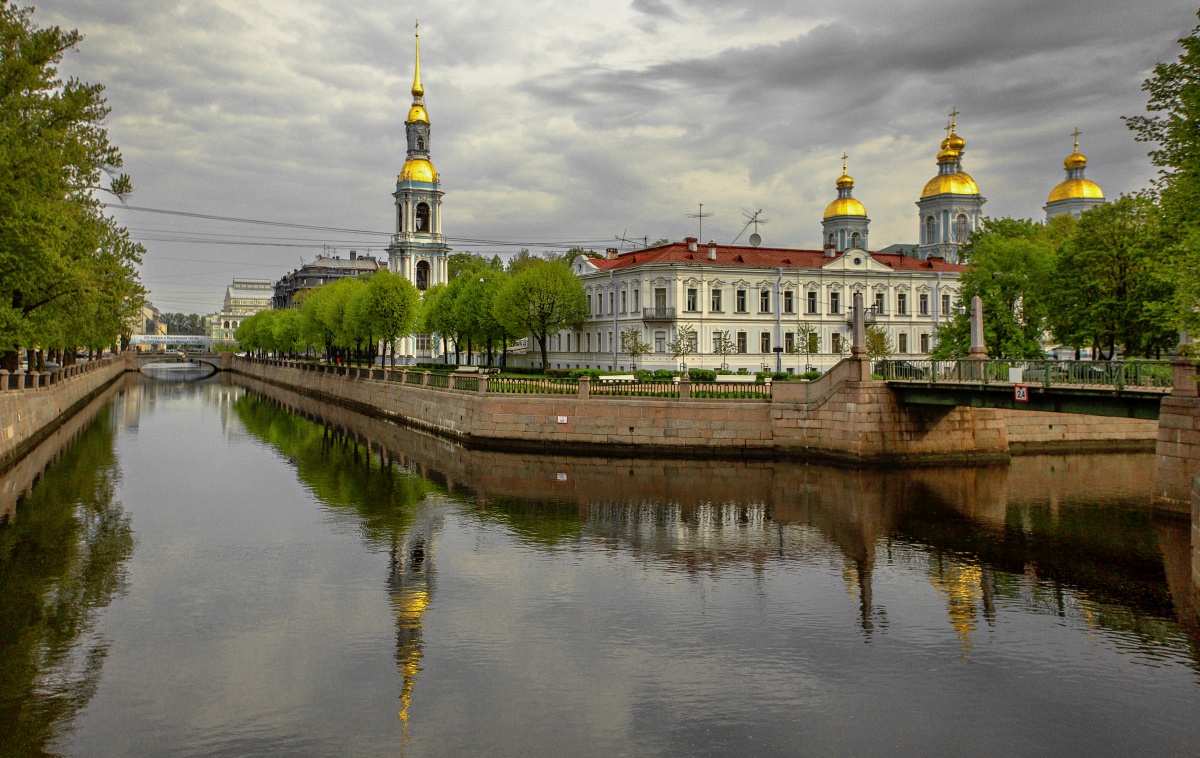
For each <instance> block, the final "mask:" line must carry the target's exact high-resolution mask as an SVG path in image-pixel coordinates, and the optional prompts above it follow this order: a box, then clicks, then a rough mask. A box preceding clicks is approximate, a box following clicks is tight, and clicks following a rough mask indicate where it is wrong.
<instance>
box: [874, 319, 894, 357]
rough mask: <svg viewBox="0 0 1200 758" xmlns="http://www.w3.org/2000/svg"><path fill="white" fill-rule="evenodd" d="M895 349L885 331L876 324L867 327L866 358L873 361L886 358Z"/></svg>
mask: <svg viewBox="0 0 1200 758" xmlns="http://www.w3.org/2000/svg"><path fill="white" fill-rule="evenodd" d="M895 351H896V349H895V348H894V347H893V346H892V338H891V337H890V336H889V335H888V333H887V330H886V329H884V328H883V327H882V326H879V325H877V324H871V325H870V326H868V327H867V357H868V358H870V359H871V360H873V361H878V360H883V359H884V358H887V357H888V356H890V355H891V354H892V353H894V352H895Z"/></svg>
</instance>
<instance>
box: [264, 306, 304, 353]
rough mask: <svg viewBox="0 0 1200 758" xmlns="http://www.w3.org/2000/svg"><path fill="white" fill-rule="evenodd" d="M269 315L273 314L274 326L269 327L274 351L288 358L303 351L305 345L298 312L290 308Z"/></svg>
mask: <svg viewBox="0 0 1200 758" xmlns="http://www.w3.org/2000/svg"><path fill="white" fill-rule="evenodd" d="M265 312H266V311H264V313H265ZM271 313H274V314H275V318H274V324H272V326H271V336H272V342H273V344H274V346H275V349H276V350H277V351H279V352H280V353H284V354H287V355H289V356H294V355H296V354H297V353H299V352H301V351H302V350H304V347H305V343H304V335H303V330H302V325H301V318H300V312H299V311H297V310H295V309H292V308H287V309H285V310H282V311H271Z"/></svg>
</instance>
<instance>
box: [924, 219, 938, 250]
mask: <svg viewBox="0 0 1200 758" xmlns="http://www.w3.org/2000/svg"><path fill="white" fill-rule="evenodd" d="M935 242H937V222H936V221H934V220H933V216H926V217H925V244H926V245H932V244H934V243H935Z"/></svg>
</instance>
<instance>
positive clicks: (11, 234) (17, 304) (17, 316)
mask: <svg viewBox="0 0 1200 758" xmlns="http://www.w3.org/2000/svg"><path fill="white" fill-rule="evenodd" d="M31 15H32V9H28V8H24V9H23V8H18V7H16V6H14V5H13V4H11V3H9V2H8V1H7V0H0V83H2V86H0V354H2V355H3V360H2V362H0V366H2V367H3V368H7V369H9V370H13V369H15V368H16V365H15V364H16V350H17V348H18V347H19V346H22V345H24V346H26V347H58V348H70V350H69V354H70V355H71V356H72V357H73V356H74V353H75V350H74V348H75V347H77V346H79V345H87V346H92V347H93V348H95V347H101V346H104V345H108V344H111V343H112V340H113V335H116V334H118V333H122V334H126V335H127V334H128V333H129V323H130V321H131V319H132V317H133V316H134V315H135V314H136V313H137V312H138V310H139V309H140V308H141V305H142V303H143V301H144V296H145V290H144V289H143V288H142V285H141V283H140V281H139V280H138V275H137V268H136V267H137V265H138V264H139V263H140V262H141V255H142V253H143V252H144V251H143V250H142V248H141V246H140V245H137V244H134V243H133V242H131V241H130V239H129V235H128V233H127V232H126V230H125V229H124V228H122V227H120V226H119V225H118V224H117V223H116V222H115V221H114V220H113V219H112V218H111V217H109V216H107V215H106V214H105V212H104V206H103V205H102V204H101V202H100V200H99V199H98V197H97V194H98V193H99V192H109V193H111V194H114V195H116V196H118V197H123V196H125V195H128V194H129V193H130V192H131V191H132V185H131V183H130V181H129V177H127V176H125V175H124V174H118V173H116V172H117V170H118V169H119V168H120V167H121V154H120V152H119V151H118V150H117V148H116V147H114V146H112V145H110V144H109V142H108V133H107V130H106V129H105V128H104V126H103V122H104V119H105V117H106V116H107V115H108V113H109V109H108V107H107V104H106V102H105V100H104V98H103V96H102V93H103V91H104V88H103V87H102V86H101V85H98V84H85V83H83V82H79V81H77V80H74V79H69V80H67V81H65V82H64V81H63V80H62V79H60V78H59V75H58V69H57V66H58V64H59V63H60V62H61V61H62V58H63V55H64V54H65V53H66V52H67V51H69V50H72V49H74V48H75V47H76V46H77V45H78V44H79V42H80V40H81V39H82V37H81V36H80V34H79V32H77V31H65V30H63V29H61V28H60V27H57V26H54V27H48V28H39V27H37V26H36V25H35V24H34V23H33V21H32V19H31ZM105 180H106V181H105Z"/></svg>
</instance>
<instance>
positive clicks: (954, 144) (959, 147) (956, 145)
mask: <svg viewBox="0 0 1200 758" xmlns="http://www.w3.org/2000/svg"><path fill="white" fill-rule="evenodd" d="M943 146H944V147H948V148H950V149H951V150H954V151H956V152H960V153H961V152H962V151H963V148H964V147H966V146H967V141H966V140H965V139H963V138H962V137H960V136H958V132H955V131H951V132H950V136H949V137H947V138H946V141H945V142H944V143H943Z"/></svg>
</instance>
